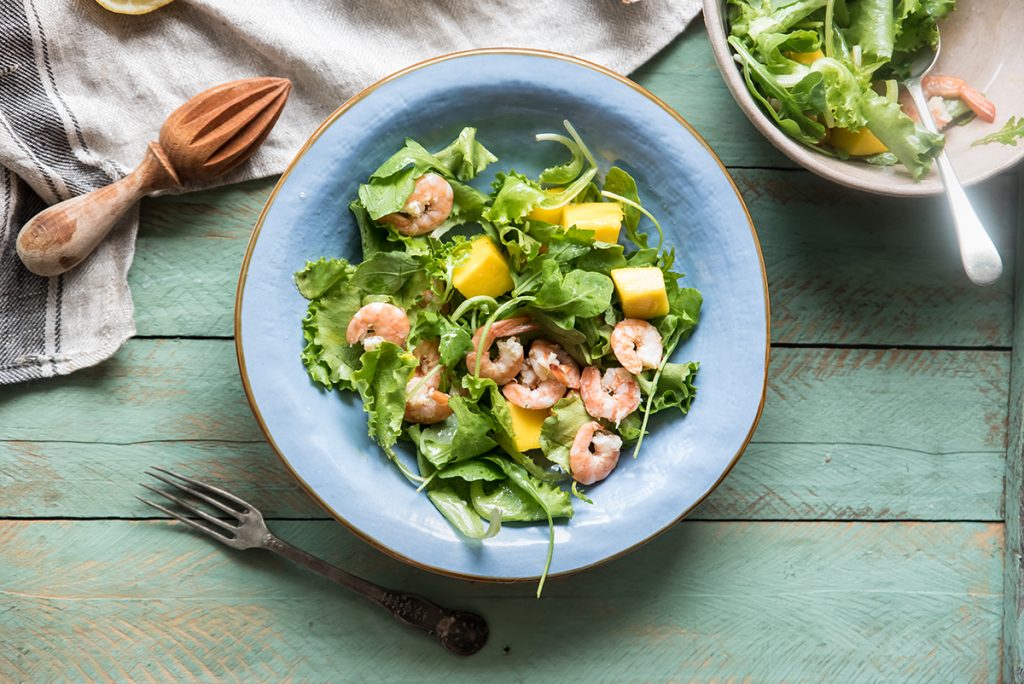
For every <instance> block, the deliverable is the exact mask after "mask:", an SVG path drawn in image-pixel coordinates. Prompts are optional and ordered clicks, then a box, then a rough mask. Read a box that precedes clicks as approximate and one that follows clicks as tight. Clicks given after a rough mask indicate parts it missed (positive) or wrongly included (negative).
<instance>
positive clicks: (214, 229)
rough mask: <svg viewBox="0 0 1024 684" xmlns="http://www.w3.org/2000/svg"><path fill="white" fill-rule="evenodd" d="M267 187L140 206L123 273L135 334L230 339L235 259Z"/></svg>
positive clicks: (251, 185) (260, 184)
mask: <svg viewBox="0 0 1024 684" xmlns="http://www.w3.org/2000/svg"><path fill="white" fill-rule="evenodd" d="M274 182H276V178H274V179H261V180H256V181H249V182H248V183H240V184H236V185H230V186H227V187H223V188H217V189H216V190H208V191H206V192H197V193H191V194H188V195H177V196H175V195H167V196H164V197H158V198H148V199H145V200H143V202H142V213H141V219H140V229H139V237H138V241H137V243H136V247H135V261H134V263H133V264H132V268H131V271H129V273H128V285H129V287H130V288H131V291H132V300H133V301H134V304H135V325H136V328H137V329H138V332H139V334H140V335H159V336H167V337H175V336H213V337H230V336H231V335H233V334H234V306H235V287H236V285H237V283H238V272H239V269H240V268H241V266H242V255H243V254H244V253H245V246H246V243H247V242H248V240H249V232H250V231H251V230H252V227H253V225H254V224H255V223H256V218H257V217H258V216H259V213H260V210H261V209H262V208H263V204H264V202H266V199H267V196H268V195H269V194H270V191H271V189H272V188H273V187H274Z"/></svg>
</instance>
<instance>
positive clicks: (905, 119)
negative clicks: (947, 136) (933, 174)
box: [862, 95, 944, 179]
mask: <svg viewBox="0 0 1024 684" xmlns="http://www.w3.org/2000/svg"><path fill="white" fill-rule="evenodd" d="M862 108H863V111H864V115H865V117H866V119H867V127H868V130H870V131H871V132H872V133H873V134H874V135H875V137H876V138H878V139H879V140H881V141H882V143H883V144H884V145H885V146H886V147H888V148H889V151H890V152H892V153H893V154H895V155H896V157H897V158H898V159H899V160H900V163H902V164H903V165H904V166H905V167H907V170H908V171H909V172H910V175H911V176H913V177H914V178H915V179H920V178H922V177H923V176H924V175H925V174H926V173H928V170H929V169H931V166H932V159H934V158H935V156H936V155H937V154H938V153H939V152H940V151H941V150H942V145H943V141H944V138H943V137H942V135H941V134H940V133H932V132H931V131H928V130H925V129H924V128H923V127H921V126H919V125H918V124H915V123H914V121H913V120H912V119H911V118H910V117H909V116H907V115H906V114H904V113H903V111H902V110H901V109H900V106H899V104H898V103H896V102H892V101H891V100H889V99H887V98H885V97H884V96H882V95H871V96H869V97H867V98H865V100H864V101H863V103H862Z"/></svg>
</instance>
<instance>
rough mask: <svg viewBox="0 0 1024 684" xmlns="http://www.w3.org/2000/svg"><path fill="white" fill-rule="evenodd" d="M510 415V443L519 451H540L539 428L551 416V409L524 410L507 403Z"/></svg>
mask: <svg viewBox="0 0 1024 684" xmlns="http://www.w3.org/2000/svg"><path fill="white" fill-rule="evenodd" d="M508 410H509V413H511V414H512V442H513V443H514V444H515V446H516V449H518V450H519V451H529V450H530V449H540V426H541V425H543V423H544V419H545V418H547V417H548V416H549V415H550V414H551V409H540V410H535V409H524V408H519V407H518V406H516V405H515V404H513V403H511V402H509V404H508Z"/></svg>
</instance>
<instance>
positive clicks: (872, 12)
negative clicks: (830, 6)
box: [848, 0, 896, 60]
mask: <svg viewBox="0 0 1024 684" xmlns="http://www.w3.org/2000/svg"><path fill="white" fill-rule="evenodd" d="M848 7H849V9H850V27H849V34H848V39H849V42H850V43H852V44H856V45H860V46H861V49H862V50H863V51H864V55H865V56H866V57H869V58H873V59H881V60H888V59H889V58H891V57H892V52H893V46H894V44H895V41H896V21H895V17H894V15H893V0H859V2H855V3H852V4H850V5H848Z"/></svg>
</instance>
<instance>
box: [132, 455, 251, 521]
mask: <svg viewBox="0 0 1024 684" xmlns="http://www.w3.org/2000/svg"><path fill="white" fill-rule="evenodd" d="M153 467H154V468H155V467H156V466H153ZM146 475H149V476H150V477H155V478H156V479H158V480H160V481H161V482H163V483H164V484H168V485H170V486H172V487H174V488H175V489H179V490H181V491H185V492H188V493H189V494H191V495H192V496H194V497H196V498H197V499H200V500H202V501H205V502H206V503H208V504H210V505H211V506H213V507H215V508H219V509H220V510H222V511H224V512H225V513H227V514H229V515H232V516H237V515H238V513H239V511H238V509H236V508H232V507H231V506H228V505H227V504H226V503H224V502H223V501H218V500H217V499H214V498H213V497H211V496H207V495H206V494H203V493H202V492H200V491H196V490H195V489H193V488H192V487H189V486H188V485H186V484H182V483H180V482H175V481H174V480H169V479H167V478H166V477H164V476H163V475H159V474H157V473H152V472H150V471H148V470H147V471H146Z"/></svg>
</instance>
